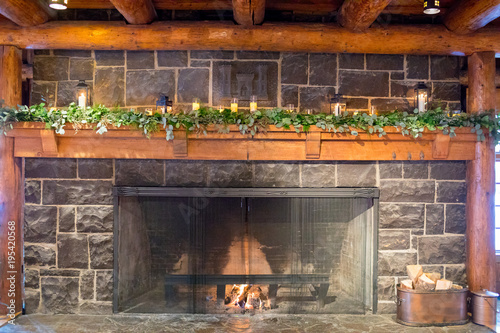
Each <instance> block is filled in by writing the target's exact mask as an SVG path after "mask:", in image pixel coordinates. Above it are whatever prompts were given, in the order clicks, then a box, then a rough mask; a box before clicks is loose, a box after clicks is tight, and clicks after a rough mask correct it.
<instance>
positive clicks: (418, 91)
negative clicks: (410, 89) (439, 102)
mask: <svg viewBox="0 0 500 333" xmlns="http://www.w3.org/2000/svg"><path fill="white" fill-rule="evenodd" d="M414 98H415V102H414V106H415V109H418V112H425V111H427V107H428V105H429V88H427V85H426V84H425V83H423V82H419V83H418V84H417V86H416V87H415V97H414Z"/></svg>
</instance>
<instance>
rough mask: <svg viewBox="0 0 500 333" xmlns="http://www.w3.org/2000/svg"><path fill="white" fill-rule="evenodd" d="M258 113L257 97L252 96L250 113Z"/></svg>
mask: <svg viewBox="0 0 500 333" xmlns="http://www.w3.org/2000/svg"><path fill="white" fill-rule="evenodd" d="M255 111H257V96H255V95H252V96H251V97H250V112H255Z"/></svg>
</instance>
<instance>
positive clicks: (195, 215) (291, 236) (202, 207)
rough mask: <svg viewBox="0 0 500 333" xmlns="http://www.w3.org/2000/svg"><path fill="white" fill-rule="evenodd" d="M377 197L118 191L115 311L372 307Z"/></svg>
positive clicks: (348, 192) (364, 193) (331, 192)
mask: <svg viewBox="0 0 500 333" xmlns="http://www.w3.org/2000/svg"><path fill="white" fill-rule="evenodd" d="M377 197H378V190H376V189H314V190H313V189H190V188H116V189H115V229H114V230H115V249H117V251H116V253H115V290H114V307H115V311H116V312H130V313H213V314H216V313H246V312H248V313H256V312H271V313H351V314H364V313H366V311H376V309H375V308H374V305H375V304H376V283H375V282H376V274H375V273H374V272H376V262H377V260H376V255H377V251H375V250H374V249H376V240H377V231H378V227H377V224H378V199H377Z"/></svg>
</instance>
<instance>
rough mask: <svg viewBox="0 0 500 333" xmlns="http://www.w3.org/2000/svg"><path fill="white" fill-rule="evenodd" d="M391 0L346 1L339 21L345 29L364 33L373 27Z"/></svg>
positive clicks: (339, 15) (339, 14) (338, 17)
mask: <svg viewBox="0 0 500 333" xmlns="http://www.w3.org/2000/svg"><path fill="white" fill-rule="evenodd" d="M390 2H391V0H371V1H366V0H345V1H344V3H343V4H342V7H340V11H339V13H338V16H337V21H338V22H339V24H340V25H341V26H343V27H344V28H347V29H350V30H353V31H363V30H366V29H368V28H369V27H370V25H372V23H373V22H375V20H376V19H377V17H378V16H379V15H380V13H382V11H383V10H384V9H385V8H386V7H387V5H389V3H390Z"/></svg>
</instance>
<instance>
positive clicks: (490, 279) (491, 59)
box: [466, 52, 496, 291]
mask: <svg viewBox="0 0 500 333" xmlns="http://www.w3.org/2000/svg"><path fill="white" fill-rule="evenodd" d="M468 62H469V69H468V70H469V73H468V76H469V96H468V102H467V112H469V113H477V112H481V111H486V110H490V109H495V53H494V52H480V53H474V54H472V55H471V56H469V61H468ZM494 200H495V150H494V147H493V143H492V141H491V140H486V141H485V142H478V143H476V157H475V159H474V160H472V161H469V162H468V164H467V206H466V211H467V233H466V237H467V279H468V284H469V289H470V290H472V291H479V290H481V289H488V290H493V291H494V290H495V289H496V272H495V265H496V262H495V211H494V209H495V201H494Z"/></svg>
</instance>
